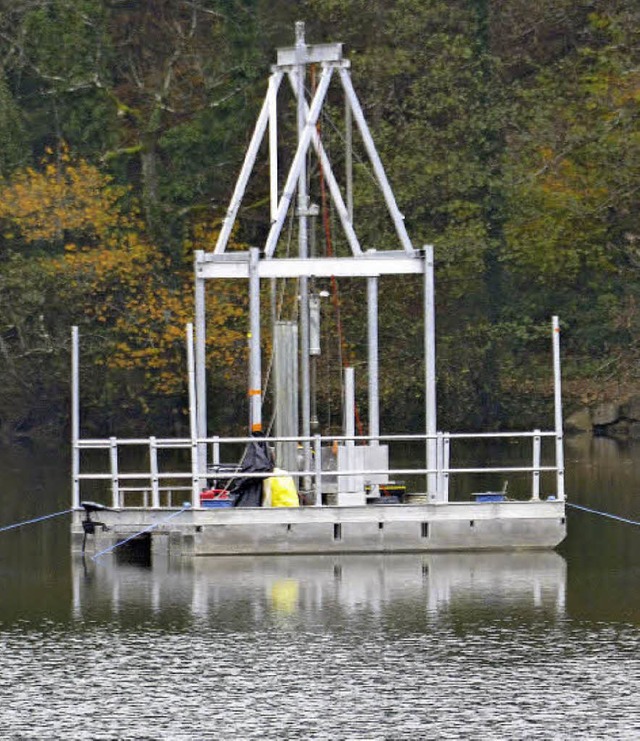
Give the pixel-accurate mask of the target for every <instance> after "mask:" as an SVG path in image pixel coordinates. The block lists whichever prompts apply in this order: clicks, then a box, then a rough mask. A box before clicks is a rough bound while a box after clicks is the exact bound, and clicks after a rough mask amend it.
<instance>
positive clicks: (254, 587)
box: [73, 551, 567, 627]
mask: <svg viewBox="0 0 640 741" xmlns="http://www.w3.org/2000/svg"><path fill="white" fill-rule="evenodd" d="M566 576H567V575H566V563H565V561H564V559H563V558H562V557H561V556H559V555H558V554H557V553H555V552H552V551H540V552H536V551H532V552H519V553H436V554H412V555H406V554H403V555H384V556H383V555H375V554H374V555H371V554H367V555H348V556H336V555H329V556H273V557H260V558H252V557H247V556H235V557H234V556H227V557H221V558H199V559H193V560H178V561H175V562H174V561H169V560H165V559H163V560H159V561H157V562H156V563H155V564H154V566H153V567H152V568H140V566H139V565H131V564H126V563H118V561H117V560H115V559H110V558H106V559H102V560H100V561H99V562H97V563H94V562H92V561H90V562H89V564H88V565H87V564H85V563H84V562H83V561H82V560H80V559H74V562H73V602H74V615H75V616H76V618H84V617H86V616H87V615H91V616H92V617H94V618H99V617H102V618H108V617H109V615H119V614H123V613H128V614H132V613H135V612H136V611H142V613H144V611H145V610H148V609H150V610H151V611H153V612H155V613H158V612H161V613H163V614H165V613H166V611H167V610H169V611H171V612H172V614H173V617H174V618H175V616H176V615H177V614H178V613H182V614H183V615H184V616H187V615H190V616H191V618H199V619H205V618H209V617H211V616H214V617H220V616H221V613H225V614H233V613H234V612H237V613H239V614H241V615H242V624H243V625H245V627H253V625H252V623H253V622H254V620H252V619H251V616H252V617H253V618H254V619H255V620H257V621H259V622H260V621H262V620H264V619H268V617H267V616H268V615H269V614H271V613H274V614H275V613H279V614H283V615H293V614H297V615H298V616H299V617H300V619H301V620H302V621H304V620H305V616H306V617H308V618H310V619H311V620H312V621H313V622H317V621H318V620H322V618H321V617H320V616H322V615H323V614H324V615H330V619H331V620H332V621H334V622H335V620H336V617H337V616H340V615H349V614H357V613H362V612H366V613H367V615H369V616H376V615H377V616H382V615H383V614H384V613H385V611H386V612H388V611H390V610H393V608H394V606H396V605H398V604H401V605H405V606H409V605H411V612H412V614H413V619H414V620H416V619H419V616H420V615H422V616H423V617H426V616H428V615H429V614H434V613H440V612H443V611H446V610H449V609H457V610H458V611H462V612H463V613H467V614H468V615H469V617H470V618H471V619H473V616H474V615H475V614H476V613H478V612H481V611H483V610H487V609H490V608H491V606H493V607H496V608H499V609H501V610H504V609H510V608H512V609H516V608H517V609H521V610H531V609H536V610H544V611H545V612H546V613H549V614H555V615H562V614H563V613H564V609H565V593H566ZM238 624H239V623H238V616H237V615H236V616H235V619H234V625H235V626H236V627H237V626H238Z"/></svg>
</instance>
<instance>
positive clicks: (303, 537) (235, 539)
mask: <svg viewBox="0 0 640 741" xmlns="http://www.w3.org/2000/svg"><path fill="white" fill-rule="evenodd" d="M175 511H176V510H170V509H159V510H152V509H134V508H131V509H129V508H127V509H122V510H113V511H105V512H100V521H101V522H104V523H105V524H106V525H107V526H108V527H109V530H108V531H106V532H103V531H102V530H100V529H99V528H97V529H96V533H95V535H90V536H88V538H87V544H86V552H87V554H89V555H91V554H93V553H96V552H98V551H100V550H103V549H105V548H109V547H110V546H112V545H115V543H117V542H118V541H120V540H123V539H124V538H127V537H129V536H131V535H133V534H135V533H138V532H140V531H141V530H143V529H145V528H152V529H150V548H151V552H152V553H168V554H170V555H182V556H219V555H232V554H254V555H257V554H288V553H291V554H302V553H402V552H417V551H463V550H511V549H526V548H555V547H556V546H557V545H558V544H559V543H560V542H561V541H562V540H563V539H564V538H565V536H566V530H567V528H566V520H565V506H564V502H560V501H528V502H483V503H472V502H460V503H458V502H451V503H447V504H424V505H384V506H368V507H317V508H316V507H301V508H295V509H294V508H292V509H288V508H272V509H270V508H255V509H254V508H246V509H233V508H230V509H213V510H211V509H209V510H207V509H198V510H186V511H185V512H183V513H181V514H179V515H177V516H174V517H172V518H171V519H170V520H169V521H167V517H168V516H169V515H171V514H172V512H175ZM81 520H82V513H80V512H77V513H74V521H73V526H72V537H73V541H72V542H73V550H74V551H78V550H80V549H81V546H82V538H83V530H82V523H81ZM152 526H153V527H152Z"/></svg>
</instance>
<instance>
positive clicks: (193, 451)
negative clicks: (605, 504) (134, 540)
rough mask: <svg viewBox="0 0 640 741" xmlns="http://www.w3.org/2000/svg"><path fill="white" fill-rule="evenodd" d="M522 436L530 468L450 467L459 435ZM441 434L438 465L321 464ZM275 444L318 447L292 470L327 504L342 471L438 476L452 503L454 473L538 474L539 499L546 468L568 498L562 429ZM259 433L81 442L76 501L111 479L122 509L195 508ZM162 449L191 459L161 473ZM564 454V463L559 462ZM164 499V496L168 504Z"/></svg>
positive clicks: (534, 478)
mask: <svg viewBox="0 0 640 741" xmlns="http://www.w3.org/2000/svg"><path fill="white" fill-rule="evenodd" d="M518 438H520V439H522V438H525V439H526V438H529V439H531V440H532V451H531V465H520V466H465V467H452V466H451V447H452V444H453V443H454V441H460V440H471V441H473V440H477V441H479V440H489V439H518ZM543 438H554V439H555V453H556V460H555V463H554V465H542V464H541V449H542V439H543ZM434 439H435V448H436V460H435V466H432V467H427V466H421V467H412V468H399V467H396V468H392V467H389V468H383V469H379V468H378V469H374V468H364V469H351V468H350V469H348V470H340V471H337V470H327V469H323V468H322V448H323V447H324V446H329V445H331V446H333V445H336V444H337V445H340V444H352V445H355V444H357V443H361V444H367V443H368V444H372V443H373V444H377V443H407V442H424V443H425V448H426V443H427V441H429V440H434ZM260 440H263V441H265V442H267V443H269V444H273V443H286V442H289V443H296V444H298V445H303V446H304V444H305V443H307V445H306V446H304V448H306V449H307V450H309V451H311V453H310V455H309V458H310V460H307V461H306V464H305V465H303V470H299V471H292V472H291V473H292V475H294V476H295V477H296V478H298V480H299V481H306V482H313V483H312V486H311V490H312V492H315V503H316V505H317V506H321V505H322V496H321V493H322V491H323V483H322V480H323V477H326V476H331V477H343V476H351V477H356V476H358V477H359V476H362V477H365V478H366V477H372V476H386V475H389V476H413V477H415V476H425V477H426V483H427V482H428V477H429V476H433V477H435V491H432V492H430V495H429V501H430V502H435V503H446V502H448V501H449V482H450V479H451V477H452V476H458V475H465V474H498V473H500V474H516V473H518V474H530V475H531V489H530V491H531V499H532V500H538V499H540V478H541V475H542V474H543V473H553V474H555V478H556V492H555V496H556V498H557V499H560V500H564V468H563V459H562V455H561V454H560V455H558V451H562V439H561V438H560V440H558V435H557V433H556V432H552V431H541V430H534V431H532V432H489V433H450V432H438V433H436V434H435V435H425V434H414V435H377V436H375V437H372V436H366V435H359V436H350V437H347V436H344V435H342V436H340V435H338V436H335V435H332V436H321V435H313V436H310V437H265V438H260ZM255 441H256V438H255V437H249V436H247V437H208V438H202V439H191V438H156V437H150V438H125V439H118V438H116V437H111V438H108V439H80V440H78V441H77V442H76V443H75V444H74V448H73V464H72V467H73V473H74V475H73V506H74V507H78V506H79V504H80V500H81V485H82V483H83V482H87V481H93V482H100V481H108V482H110V490H111V501H110V503H109V504H110V506H112V507H115V508H121V507H126V506H142V507H151V508H153V509H158V508H161V507H163V506H164V507H172V506H175V504H176V502H175V501H174V499H175V496H176V495H177V494H180V495H181V496H182V497H183V500H182V501H181V502H179V504H183V503H184V500H185V499H186V500H187V501H190V504H191V506H192V507H195V508H199V507H200V506H201V504H200V493H201V491H202V489H203V488H205V487H206V482H207V480H210V479H212V478H216V476H214V470H213V469H215V466H216V465H219V464H220V460H221V457H220V450H221V447H222V446H224V445H234V446H236V447H237V446H239V445H242V444H246V443H248V442H255ZM131 447H139V448H145V449H146V450H147V451H148V457H149V465H148V468H147V469H146V470H144V471H140V472H138V471H136V472H130V471H126V472H125V471H122V470H121V466H120V456H119V449H120V448H131ZM207 448H209V449H210V451H211V456H210V460H211V463H210V464H209V463H208V461H207V460H206V459H207V458H208V457H209V456H207V455H206V454H205V455H204V456H203V455H202V451H203V450H205V451H206V449H207ZM89 450H106V451H108V454H109V470H108V471H103V472H99V473H97V472H96V473H89V472H82V471H81V454H82V452H83V451H89ZM161 450H183V451H187V452H188V455H187V456H186V458H185V463H184V466H183V467H182V470H174V471H161V470H160V466H159V460H158V453H159V451H161ZM558 458H559V460H558ZM237 475H240V476H242V478H264V477H265V474H264V473H253V474H252V473H244V472H242V473H241V474H237ZM217 478H220V479H225V480H227V483H229V480H231V479H233V478H234V475H233V474H230V473H229V472H227V473H226V474H225V475H224V476H217ZM130 495H137V498H138V503H137V504H136V505H130V504H128V503H127V500H129V501H131V499H132V496H130ZM163 500H164V501H163Z"/></svg>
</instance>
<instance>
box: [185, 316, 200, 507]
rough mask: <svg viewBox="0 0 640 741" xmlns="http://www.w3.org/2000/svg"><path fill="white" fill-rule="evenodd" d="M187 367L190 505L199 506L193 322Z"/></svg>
mask: <svg viewBox="0 0 640 741" xmlns="http://www.w3.org/2000/svg"><path fill="white" fill-rule="evenodd" d="M187 368H188V371H189V432H190V434H191V506H192V507H199V506H200V501H199V500H200V480H199V478H198V473H199V471H198V427H197V419H196V378H195V363H194V354H193V324H191V323H189V324H187Z"/></svg>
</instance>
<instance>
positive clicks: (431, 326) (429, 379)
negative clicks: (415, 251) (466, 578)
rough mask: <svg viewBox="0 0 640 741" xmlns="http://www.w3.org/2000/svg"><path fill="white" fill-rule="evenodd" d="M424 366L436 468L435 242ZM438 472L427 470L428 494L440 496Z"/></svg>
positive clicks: (427, 255) (430, 460)
mask: <svg viewBox="0 0 640 741" xmlns="http://www.w3.org/2000/svg"><path fill="white" fill-rule="evenodd" d="M424 367H425V416H426V433H427V468H428V469H430V470H433V469H435V468H436V439H435V435H436V430H437V420H436V326H435V286H434V264H433V245H431V244H427V245H425V248H424ZM436 484H437V482H436V475H435V474H434V473H428V474H427V498H428V500H429V501H430V502H435V501H436V500H437V491H436V489H437V487H436Z"/></svg>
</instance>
